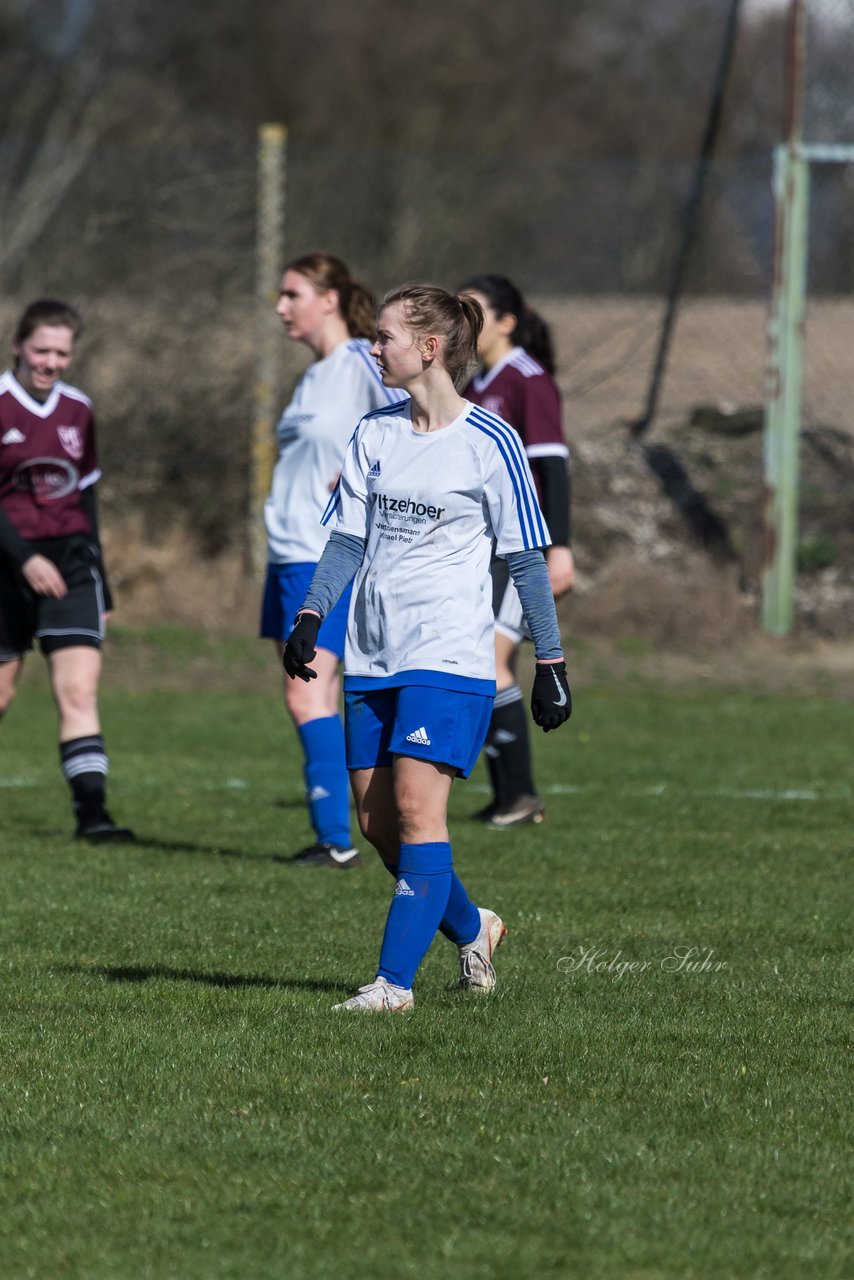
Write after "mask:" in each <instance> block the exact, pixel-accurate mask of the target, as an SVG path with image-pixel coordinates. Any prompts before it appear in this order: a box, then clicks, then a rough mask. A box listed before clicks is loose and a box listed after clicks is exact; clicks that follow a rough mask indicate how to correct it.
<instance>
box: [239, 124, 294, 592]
mask: <svg viewBox="0 0 854 1280" xmlns="http://www.w3.org/2000/svg"><path fill="white" fill-rule="evenodd" d="M287 141H288V131H287V128H286V127H285V126H284V125H281V124H262V125H261V126H260V127H259V129H258V169H257V173H258V196H257V200H258V205H257V224H256V240H255V388H254V396H253V415H252V455H251V456H252V462H251V475H250V488H249V510H248V512H247V523H248V528H247V538H246V550H247V560H248V564H249V569H250V572H251V573H252V574H253V575H254V576H260V575H261V574H262V573H263V572H264V567H265V565H266V562H267V539H266V536H265V533H264V522H263V518H262V516H263V510H264V502H265V499H266V497H267V495H268V493H269V492H270V484H271V480H272V476H273V467H274V466H275V461H276V449H275V439H274V429H275V424H276V410H277V404H276V398H277V391H278V381H279V380H278V370H279V364H280V356H281V341H282V336H281V327H280V326H279V324H278V321H277V320H276V316H275V312H274V306H275V302H276V297H277V295H278V288H279V273H280V272H281V270H282V264H283V262H284V244H285V181H286V169H287Z"/></svg>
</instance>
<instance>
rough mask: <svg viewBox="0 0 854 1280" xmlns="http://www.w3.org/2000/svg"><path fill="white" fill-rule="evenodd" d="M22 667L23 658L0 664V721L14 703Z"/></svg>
mask: <svg viewBox="0 0 854 1280" xmlns="http://www.w3.org/2000/svg"><path fill="white" fill-rule="evenodd" d="M23 666H24V660H23V658H15V659H13V661H12V662H0V720H2V718H3V716H5V714H6V712H7V711H8V710H9V707H10V706H11V705H12V702H13V701H14V698H15V691H16V689H17V687H18V681H19V679H20V678H21V671H22V670H23Z"/></svg>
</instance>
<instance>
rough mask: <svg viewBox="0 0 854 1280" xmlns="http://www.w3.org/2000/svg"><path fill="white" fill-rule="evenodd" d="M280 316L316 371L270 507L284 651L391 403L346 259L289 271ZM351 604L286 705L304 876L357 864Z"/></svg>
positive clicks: (295, 411)
mask: <svg viewBox="0 0 854 1280" xmlns="http://www.w3.org/2000/svg"><path fill="white" fill-rule="evenodd" d="M276 312H277V314H278V315H279V316H280V318H281V320H282V324H283V325H284V327H285V330H286V332H287V334H288V337H289V338H290V339H291V340H292V341H294V342H302V343H304V344H305V345H306V346H307V347H308V348H309V349H310V350H311V352H312V353H313V355H314V357H315V359H314V362H313V363H312V364H311V365H309V367H308V369H307V370H306V372H305V373H304V374H303V376H302V378H301V379H300V381H299V383H298V385H297V387H296V390H295V391H294V394H293V396H292V398H291V401H290V403H289V404H288V406H287V408H286V409H285V411H284V413H283V414H282V417H281V420H280V422H279V426H278V443H279V459H278V463H277V465H276V469H275V473H274V476H273V487H272V492H271V493H270V496H269V498H268V499H267V502H266V504H265V508H264V520H265V524H266V528H267V541H268V568H267V581H266V584H265V588H264V602H263V608H262V617H261V635H262V636H265V637H267V638H269V639H271V640H272V641H273V642H274V644H275V645H276V648H277V651H278V654H279V659H280V660H281V655H282V649H283V646H284V641H285V639H286V638H287V636H288V634H289V633H290V630H291V628H292V626H293V624H294V618H295V616H296V611H297V609H298V607H299V605H300V604H301V603H302V600H303V598H304V596H305V592H306V588H307V586H308V583H309V582H310V581H311V576H312V574H313V573H314V569H315V567H316V565H317V562H318V560H319V559H320V556H321V553H322V551H323V548H324V546H325V544H326V539H327V537H328V533H327V530H325V529H324V528H323V526H322V525H321V523H320V518H321V516H322V514H323V510H324V508H325V506H326V503H327V502H328V500H329V494H330V492H331V491H332V490H333V489H334V487H335V484H336V481H337V479H338V473H339V472H340V470H341V463H342V461H343V458H344V452H345V450H346V448H347V444H348V441H349V439H350V437H351V435H352V434H353V427H354V425H355V423H356V422H358V420H359V418H360V417H362V415H363V414H365V413H368V412H370V411H371V410H372V409H376V408H378V407H379V406H380V405H386V404H388V403H389V400H390V399H391V398H392V397H391V395H390V393H389V392H388V391H387V390H386V389H385V388H384V386H383V384H382V379H381V377H380V375H379V371H378V369H377V368H376V365H375V363H374V361H373V360H372V359H371V356H370V349H371V343H372V342H373V340H374V336H375V333H376V320H375V312H374V300H373V296H372V294H371V292H370V290H369V289H368V288H367V287H366V286H365V285H364V284H361V283H360V282H359V281H357V280H355V279H353V277H352V276H351V275H350V271H349V269H348V267H347V266H346V265H345V263H343V262H342V261H341V260H340V258H336V257H333V256H332V255H331V254H328V253H310V254H306V255H305V256H304V257H301V258H297V259H296V260H295V261H293V262H291V263H289V264H288V266H287V267H286V268H285V271H284V274H283V276H282V284H281V292H280V295H279V301H278V304H277V306H276ZM347 605H348V597H347V593H346V592H345V594H344V597H343V598H342V600H341V602H340V604H339V606H338V607H337V608H336V609H334V610H332V611H331V613H330V615H329V617H328V618H327V619H326V620H325V622H324V626H323V628H322V630H321V632H320V635H319V638H318V652H317V657H316V668H317V673H318V679H317V680H316V681H315V682H314V683H313V684H311V685H305V684H295V683H294V682H293V681H292V680H286V681H285V687H284V697H285V706H286V708H287V711H288V714H289V715H290V717H291V719H292V721H293V723H294V725H295V726H296V729H297V733H298V734H299V738H300V744H301V746H302V750H303V756H304V760H305V768H304V776H305V786H306V798H307V802H308V809H309V817H310V819H311V823H312V826H313V828H314V841H313V842H312V844H311V845H309V846H308V847H307V848H305V849H302V850H301V851H300V852H298V853H296V854H294V855H293V856H292V857H291V858H289V859H288V861H290V862H293V863H295V864H296V865H298V866H308V867H314V866H325V867H334V868H341V869H347V868H353V867H358V866H361V860H360V858H359V855H358V853H357V851H356V849H355V848H354V847H353V843H352V840H351V838H350V801H349V787H348V783H347V769H346V763H345V755H344V728H343V725H342V723H341V718H340V715H339V711H338V700H339V693H340V684H339V678H338V665H339V663H340V661H341V658H342V657H343V655H344V633H345V629H346V620H347Z"/></svg>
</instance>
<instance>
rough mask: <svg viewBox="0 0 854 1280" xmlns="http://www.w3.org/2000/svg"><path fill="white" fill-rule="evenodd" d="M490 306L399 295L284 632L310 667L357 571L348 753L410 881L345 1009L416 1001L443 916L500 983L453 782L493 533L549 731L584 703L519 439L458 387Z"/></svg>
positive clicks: (480, 706)
mask: <svg viewBox="0 0 854 1280" xmlns="http://www.w3.org/2000/svg"><path fill="white" fill-rule="evenodd" d="M482 323H483V313H482V311H481V308H480V306H479V305H478V303H477V302H475V301H473V300H472V299H471V298H466V297H459V296H457V295H454V294H451V293H447V292H446V291H445V290H443V289H439V288H438V287H436V286H434V285H404V286H402V287H401V288H399V289H396V290H393V291H392V292H391V293H390V294H387V295H386V297H385V299H384V300H383V303H382V307H381V310H380V316H379V322H378V333H377V341H376V343H375V345H374V347H373V353H374V355H375V357H376V359H377V361H378V364H379V367H380V369H381V371H382V377H383V382H384V383H385V385H386V386H387V387H390V388H396V389H397V390H398V394H399V398H398V400H397V402H396V403H394V404H392V405H390V406H389V407H387V408H385V409H381V410H377V411H376V412H374V413H371V414H369V415H367V417H366V418H364V419H363V420H362V421H361V422H360V423H359V425H358V427H357V429H356V431H355V433H354V435H353V439H352V441H351V443H350V446H349V448H348V451H347V456H346V458H345V460H344V466H343V469H342V473H341V479H340V481H339V484H338V486H337V488H336V490H335V492H334V494H333V495H332V498H331V499H330V502H329V505H328V507H327V510H326V513H325V515H324V524H325V526H326V527H330V528H332V530H333V532H332V534H331V537H330V540H329V543H328V544H327V547H326V550H325V551H324V554H323V556H322V558H321V561H320V564H319V565H318V568H317V572H316V573H315V575H314V577H313V579H312V583H311V586H310V588H309V591H308V593H307V595H306V599H305V601H304V604H303V607H302V609H301V610H300V613H299V618H298V621H297V625H296V626H295V628H294V631H293V632H292V634H291V635H290V637H289V638H288V642H287V644H286V646H285V653H284V663H285V669H286V671H287V673H288V675H289V676H291V677H292V678H294V677H299V678H300V679H301V680H302V681H305V682H309V681H311V680H312V679H313V678H314V676H315V669H314V668H313V667H312V666H311V665H309V664H312V663H314V662H315V660H316V651H317V637H318V632H319V629H320V628H321V626H322V624H323V621H324V620H325V619H326V617H327V616H328V615H329V613H330V610H331V609H332V608H333V606H334V604H335V602H336V601H337V600H338V598H339V596H340V594H341V592H342V590H343V588H344V584H346V583H348V582H349V581H350V579H351V577H352V576H353V575H354V574H355V581H354V584H353V593H352V601H351V605H350V615H349V622H348V629H347V646H346V656H345V666H344V687H345V710H346V731H347V765H348V768H349V770H350V779H351V784H352V788H353V795H354V797H355V800H356V808H357V812H358V815H359V824H360V827H361V830H362V833H363V835H364V836H365V838H366V839H367V840H369V841H370V843H371V844H373V846H374V847H375V848H376V850H377V851H378V853H379V854H380V857H381V858H382V860H383V862H384V863H385V864H386V866H387V867H388V869H389V871H391V873H392V874H393V875H394V877H395V889H394V895H393V897H392V901H391V906H390V908H389V912H388V919H387V921H386V927H385V934H384V937H383V942H382V948H381V951H380V960H379V966H378V969H377V975H376V979H375V980H374V982H372V983H370V984H369V985H368V986H366V987H363V988H361V989H360V990H359V992H358V993H357V994H356V995H355V996H353V997H352V998H351V999H349V1000H347V1001H345V1002H344V1004H343V1005H338V1006H336V1007H337V1008H343V1009H347V1010H358V1011H366V1012H372V1011H398V1010H404V1009H409V1008H411V1007H412V1004H413V997H412V982H413V978H414V976H415V973H416V971H417V969H418V966H419V964H420V963H421V960H422V959H423V956H424V955H425V953H426V951H427V949H428V948H429V946H430V944H431V942H432V941H433V938H434V936H435V934H436V931H437V930H440V931H441V932H442V933H443V934H444V935H445V936H446V937H447V938H449V939H450V940H451V941H452V942H453V943H455V944H456V946H457V948H458V952H459V959H460V985H461V987H462V988H463V989H464V990H469V991H477V992H483V991H489V990H491V989H492V988H493V987H494V986H495V970H494V968H493V964H492V957H493V953H494V951H495V948H496V947H497V946H498V944H499V943H500V942H501V940H502V938H503V936H504V934H505V933H506V930H505V927H504V924H503V922H502V920H501V918H500V916H499V915H498V914H497V913H496V912H494V911H488V910H485V909H483V908H478V907H476V906H475V905H474V904H473V903H472V902H471V900H470V898H469V897H468V894H467V893H466V890H465V888H464V886H463V885H462V883H461V881H460V880H459V878H458V877H457V875H456V874H455V872H454V868H453V860H452V855H451V845H450V837H449V833H448V820H447V809H448V798H449V795H450V791H451V785H452V783H453V780H454V778H455V777H457V775H461V776H462V777H467V776H468V775H469V773H470V772H471V769H472V768H473V766H474V764H475V761H476V760H477V756H478V753H479V751H480V749H481V747H482V745H483V740H484V737H485V734H486V730H487V727H488V724H489V719H490V715H491V712H492V704H493V699H494V695H495V651H494V621H493V614H492V588H491V580H490V576H489V563H490V558H491V553H492V547H493V543H495V545H496V547H497V551H498V554H499V555H501V556H504V557H506V559H507V561H508V564H509V567H510V572H511V574H512V575H513V580H514V582H515V583H516V586H517V589H518V591H519V595H520V598H521V600H522V604H523V607H524V609H525V613H526V616H527V618H528V622H529V624H530V629H531V634H532V637H533V640H534V644H535V648H536V656H537V668H536V676H535V679H534V688H533V693H532V697H531V709H532V713H533V717H534V720H535V722H536V723H537V724H538V725H540V726H541V727H542V728H543V729H544V730H545V731H547V732H548V731H549V730H550V729H556V728H557V727H558V726H559V725H561V724H563V723H564V721H565V720H566V719H567V718H568V717H569V714H570V711H571V705H572V704H571V699H570V693H569V687H568V685H567V681H566V665H565V663H564V661H563V653H562V650H561V643H560V633H559V630H558V625H557V618H556V615H555V609H554V601H553V597H552V593H551V590H550V588H549V578H548V572H547V570H546V565H545V560H544V559H543V554H542V549H543V548H544V547H546V546H548V545H549V541H550V539H549V534H548V530H547V529H546V526H545V521H544V520H543V516H542V512H541V511H540V508H539V504H538V502H537V497H536V490H535V487H534V483H533V480H532V477H531V471H530V468H529V466H528V463H527V460H526V458H525V453H524V450H523V448H522V446H521V441H520V439H519V436H518V434H517V433H516V432H515V431H514V430H513V429H512V428H511V427H509V426H508V425H507V423H506V422H504V421H503V420H502V419H501V418H498V417H496V415H494V414H491V413H489V412H487V411H485V410H483V409H481V408H478V407H476V406H475V405H473V404H472V403H471V402H470V401H467V400H465V399H463V397H462V396H461V395H460V394H459V392H458V390H457V388H458V387H460V386H464V385H465V382H466V379H467V376H468V375H469V374H470V371H471V369H472V367H473V366H474V363H475V360H476V350H477V338H478V334H479V332H480V328H481V325H482ZM400 393H406V395H407V397H408V398H404V397H403V396H402V395H401V394H400Z"/></svg>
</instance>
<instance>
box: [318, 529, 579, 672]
mask: <svg viewBox="0 0 854 1280" xmlns="http://www.w3.org/2000/svg"><path fill="white" fill-rule="evenodd" d="M364 556H365V540H364V538H357V537H355V536H354V535H353V534H350V533H338V532H337V531H333V533H331V534H330V537H329V541H328V542H327V544H326V547H325V548H324V551H323V555H322V556H321V557H320V561H319V563H318V566H317V568H316V569H315V571H314V576H313V577H312V579H311V584H310V586H309V588H308V594H307V595H306V598H305V600H304V601H303V605H302V607H303V609H311V610H313V611H314V612H315V613H319V614H320V616H321V618H325V617H326V615H327V614H328V613H329V610H330V609H331V608H332V607H333V605H335V604H336V603H337V601H338V600H339V599H340V598H341V595H342V594H343V592H344V589H345V587H346V586H347V583H348V582H349V581H350V579H351V578H352V577H353V575H354V574H355V573H356V571H357V569H358V568H359V566H360V565H361V563H362V560H363V559H364ZM506 560H507V566H508V568H509V570H510V576H511V577H512V579H513V583H514V585H515V587H516V590H517V591H518V592H519V599H520V600H521V602H522V609H523V611H524V614H525V618H526V620H527V623H528V626H529V628H530V631H531V636H532V638H533V641H534V652H535V653H536V656H537V658H538V660H540V661H544V660H548V659H555V658H562V657H563V650H562V648H561V642H560V629H559V627H558V623H557V615H556V614H555V607H554V599H553V597H552V592H551V586H550V585H549V573H548V569H547V568H546V562H545V559H544V558H543V553H542V551H539V550H533V551H511V552H510V554H509V555H508V556H507V557H506Z"/></svg>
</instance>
